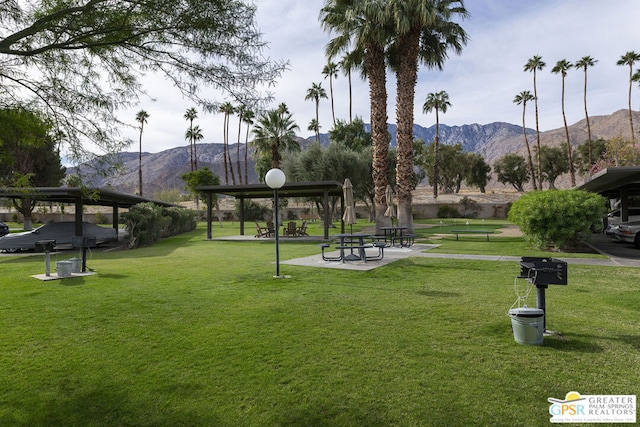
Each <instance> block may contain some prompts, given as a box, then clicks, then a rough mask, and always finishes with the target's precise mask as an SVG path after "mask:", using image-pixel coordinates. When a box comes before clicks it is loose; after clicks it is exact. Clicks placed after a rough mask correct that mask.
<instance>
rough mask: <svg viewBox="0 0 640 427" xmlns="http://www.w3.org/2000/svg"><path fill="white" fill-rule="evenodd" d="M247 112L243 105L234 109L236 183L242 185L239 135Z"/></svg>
mask: <svg viewBox="0 0 640 427" xmlns="http://www.w3.org/2000/svg"><path fill="white" fill-rule="evenodd" d="M246 111H247V107H246V106H245V105H240V106H239V107H238V108H236V113H237V114H238V144H237V145H236V165H237V166H238V183H239V184H240V185H242V168H241V165H240V133H241V132H242V123H243V122H244V114H245V112H246Z"/></svg>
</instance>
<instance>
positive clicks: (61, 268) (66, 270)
mask: <svg viewBox="0 0 640 427" xmlns="http://www.w3.org/2000/svg"><path fill="white" fill-rule="evenodd" d="M72 267H73V263H72V262H71V261H58V262H56V271H57V272H58V277H71V269H72Z"/></svg>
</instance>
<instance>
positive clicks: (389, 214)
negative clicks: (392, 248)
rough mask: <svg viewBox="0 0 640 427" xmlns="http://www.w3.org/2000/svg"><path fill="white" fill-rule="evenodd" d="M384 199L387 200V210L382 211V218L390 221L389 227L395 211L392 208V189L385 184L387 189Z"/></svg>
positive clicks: (393, 207)
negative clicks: (384, 217)
mask: <svg viewBox="0 0 640 427" xmlns="http://www.w3.org/2000/svg"><path fill="white" fill-rule="evenodd" d="M384 194H385V199H386V200H387V210H386V211H384V216H386V217H388V218H390V219H391V225H393V218H395V217H396V209H395V206H393V189H392V188H391V185H389V184H387V189H386V190H385V192H384Z"/></svg>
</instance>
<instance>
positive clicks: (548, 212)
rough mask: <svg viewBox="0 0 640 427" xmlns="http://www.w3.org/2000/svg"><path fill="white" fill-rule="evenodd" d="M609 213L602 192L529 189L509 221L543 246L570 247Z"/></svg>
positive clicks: (515, 207)
mask: <svg viewBox="0 0 640 427" xmlns="http://www.w3.org/2000/svg"><path fill="white" fill-rule="evenodd" d="M606 214H607V209H606V200H605V198H604V197H602V196H600V195H599V194H595V193H589V192H587V191H578V190H549V191H536V192H532V193H527V194H525V195H523V196H522V197H520V198H519V199H518V200H516V201H515V202H514V203H513V205H512V206H511V209H510V210H509V221H512V222H513V223H515V224H517V225H518V226H519V227H520V229H521V230H522V232H523V233H524V234H525V235H526V236H527V238H528V239H529V240H530V241H531V242H532V243H533V244H535V245H536V246H538V247H540V248H549V247H558V248H561V249H562V248H567V247H571V246H574V245H576V244H577V243H578V241H579V240H580V238H581V237H583V236H584V234H585V233H589V229H590V227H591V225H592V224H595V223H597V222H599V221H601V220H602V218H603V217H604V216H605V215H606Z"/></svg>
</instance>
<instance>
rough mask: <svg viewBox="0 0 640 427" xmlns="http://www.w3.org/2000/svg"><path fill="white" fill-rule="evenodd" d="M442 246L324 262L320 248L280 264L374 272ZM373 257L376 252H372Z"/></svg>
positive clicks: (391, 250) (395, 249)
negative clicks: (358, 259) (355, 259)
mask: <svg viewBox="0 0 640 427" xmlns="http://www.w3.org/2000/svg"><path fill="white" fill-rule="evenodd" d="M438 246H440V245H426V244H415V245H413V246H411V247H409V248H398V247H395V246H390V247H387V248H384V258H383V259H381V260H379V261H368V262H363V261H347V262H340V261H324V260H323V259H322V254H321V253H320V248H318V254H317V255H311V256H307V257H303V258H294V259H290V260H286V261H280V264H286V265H299V266H302V267H321V268H334V269H340V270H359V271H368V270H373V269H374V268H378V267H381V266H383V265H387V264H390V263H392V262H394V261H397V260H399V259H403V258H408V257H410V256H419V254H420V253H422V251H426V250H429V249H433V248H435V247H438ZM374 249H375V251H376V252H375V253H377V249H376V248H374ZM325 254H326V255H327V256H338V255H339V254H340V252H339V251H332V252H326V253H325ZM370 254H371V255H373V254H374V252H370Z"/></svg>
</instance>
